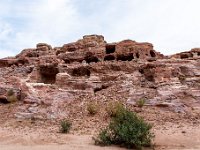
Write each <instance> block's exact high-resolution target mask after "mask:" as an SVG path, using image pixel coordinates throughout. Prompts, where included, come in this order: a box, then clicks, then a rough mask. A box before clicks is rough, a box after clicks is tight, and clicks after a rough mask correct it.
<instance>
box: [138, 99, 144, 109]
mask: <svg viewBox="0 0 200 150" xmlns="http://www.w3.org/2000/svg"><path fill="white" fill-rule="evenodd" d="M145 103H146V100H145V99H139V100H138V101H137V102H136V105H137V106H138V107H140V108H142V107H143V106H144V104H145Z"/></svg>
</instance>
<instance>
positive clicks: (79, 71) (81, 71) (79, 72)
mask: <svg viewBox="0 0 200 150" xmlns="http://www.w3.org/2000/svg"><path fill="white" fill-rule="evenodd" d="M90 74H91V72H90V70H89V69H87V68H84V67H79V68H75V69H73V70H72V76H77V77H80V76H90Z"/></svg>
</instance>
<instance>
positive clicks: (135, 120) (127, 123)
mask: <svg viewBox="0 0 200 150" xmlns="http://www.w3.org/2000/svg"><path fill="white" fill-rule="evenodd" d="M151 128H152V126H151V125H150V124H149V123H147V122H145V121H144V120H143V119H142V118H140V117H138V116H137V115H136V114H135V113H133V112H131V111H130V110H128V109H126V108H124V107H121V108H119V109H118V110H117V113H116V116H115V117H113V118H112V120H111V122H110V124H109V126H108V127H107V128H105V129H102V130H101V131H100V133H99V134H98V136H97V137H95V138H93V139H94V141H95V144H97V145H110V144H116V145H120V146H123V147H127V148H138V149H140V148H142V147H146V146H151V143H152V139H153V137H154V134H153V133H151V132H150V130H151Z"/></svg>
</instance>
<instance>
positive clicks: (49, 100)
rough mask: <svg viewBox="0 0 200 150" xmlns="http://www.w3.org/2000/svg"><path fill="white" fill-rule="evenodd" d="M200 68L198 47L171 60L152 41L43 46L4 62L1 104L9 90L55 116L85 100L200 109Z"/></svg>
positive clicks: (87, 39) (90, 39)
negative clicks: (70, 104) (43, 106)
mask: <svg viewBox="0 0 200 150" xmlns="http://www.w3.org/2000/svg"><path fill="white" fill-rule="evenodd" d="M199 66H200V49H198V48H196V49H192V50H191V51H188V52H183V53H179V54H175V55H172V56H168V57H167V56H164V55H162V54H161V53H159V52H157V51H155V50H154V48H153V45H152V44H151V43H138V42H136V41H132V40H124V41H121V42H116V43H107V42H106V41H105V40H104V37H103V36H101V35H88V36H84V37H83V39H80V40H78V41H77V42H73V43H69V44H64V45H63V46H62V47H55V48H52V46H51V45H49V44H45V43H39V44H37V45H36V48H31V49H25V50H23V51H22V52H21V53H20V54H18V55H17V56H16V57H14V58H4V59H0V78H1V82H2V83H1V86H3V88H2V87H0V101H3V100H4V99H6V95H5V91H6V90H5V89H7V86H9V87H10V88H11V89H13V90H15V91H16V92H17V93H19V91H20V96H19V94H18V96H19V100H21V101H23V102H24V103H28V104H37V106H38V107H40V105H43V104H45V105H48V109H46V110H43V109H41V110H42V112H41V113H46V114H48V113H49V114H51V115H53V116H56V117H59V114H61V112H62V110H63V108H62V106H63V105H64V104H68V103H70V102H72V101H76V100H80V101H83V100H84V98H83V97H85V98H86V97H90V98H92V99H94V100H99V99H104V100H105V101H107V100H108V99H119V100H120V99H121V100H123V101H125V103H126V104H127V105H131V106H136V105H137V101H138V100H140V99H145V105H146V106H151V107H168V108H169V110H170V111H172V112H174V113H177V112H179V113H187V112H189V111H190V109H191V108H192V107H199V108H200V105H199V100H200V94H199V93H200V67H199ZM4 85H5V86H4ZM1 89H2V90H1ZM80 107H81V106H80ZM38 111H39V110H38ZM27 113H30V112H27ZM68 113H69V112H68ZM18 114H19V113H18ZM64 114H66V112H65V113H63V115H64ZM28 115H29V114H28ZM47 116H48V115H47ZM61 116H62V115H61Z"/></svg>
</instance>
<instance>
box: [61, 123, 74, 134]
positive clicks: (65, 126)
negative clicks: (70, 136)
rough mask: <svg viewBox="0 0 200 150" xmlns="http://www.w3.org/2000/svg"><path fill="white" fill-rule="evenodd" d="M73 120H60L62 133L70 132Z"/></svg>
mask: <svg viewBox="0 0 200 150" xmlns="http://www.w3.org/2000/svg"><path fill="white" fill-rule="evenodd" d="M71 125H72V124H71V122H69V121H68V120H62V121H61V122H60V132H61V133H69V130H70V129H71Z"/></svg>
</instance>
